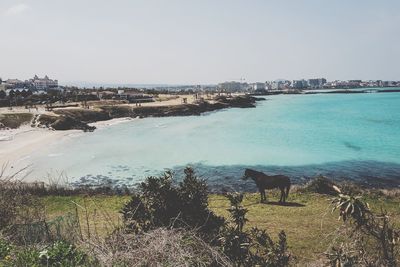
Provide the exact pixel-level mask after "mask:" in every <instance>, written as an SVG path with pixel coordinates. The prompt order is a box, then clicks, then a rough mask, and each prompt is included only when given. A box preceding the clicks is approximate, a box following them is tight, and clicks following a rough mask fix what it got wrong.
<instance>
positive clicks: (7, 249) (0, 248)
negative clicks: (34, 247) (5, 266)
mask: <svg viewBox="0 0 400 267" xmlns="http://www.w3.org/2000/svg"><path fill="white" fill-rule="evenodd" d="M11 248H12V247H11V244H10V243H9V242H7V241H6V240H4V239H1V238H0V263H1V261H2V260H4V259H5V258H6V257H7V256H9V255H10V253H11Z"/></svg>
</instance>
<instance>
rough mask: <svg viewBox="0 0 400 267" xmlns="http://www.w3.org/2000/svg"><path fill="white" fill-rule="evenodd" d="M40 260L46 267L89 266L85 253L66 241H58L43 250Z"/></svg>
mask: <svg viewBox="0 0 400 267" xmlns="http://www.w3.org/2000/svg"><path fill="white" fill-rule="evenodd" d="M39 258H40V262H41V264H42V265H44V266H82V265H86V264H89V261H88V257H87V256H86V254H85V253H83V252H81V251H79V250H78V249H77V248H76V247H75V246H74V245H71V244H69V243H67V242H64V241H57V242H55V243H54V244H52V245H51V246H49V247H47V248H46V249H44V250H42V251H41V252H40V255H39Z"/></svg>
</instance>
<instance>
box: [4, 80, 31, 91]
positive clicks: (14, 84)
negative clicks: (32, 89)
mask: <svg viewBox="0 0 400 267" xmlns="http://www.w3.org/2000/svg"><path fill="white" fill-rule="evenodd" d="M5 84H6V87H7V88H10V89H13V88H24V87H26V86H27V83H26V82H24V81H21V80H18V79H8V80H6V81H5Z"/></svg>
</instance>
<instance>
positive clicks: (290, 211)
mask: <svg viewBox="0 0 400 267" xmlns="http://www.w3.org/2000/svg"><path fill="white" fill-rule="evenodd" d="M276 199H277V196H276V193H273V195H272V196H271V198H270V201H274V200H276ZM128 200H129V197H127V196H103V195H97V196H91V197H85V196H68V197H63V196H50V197H44V198H43V202H44V204H45V206H46V213H47V216H48V218H49V219H55V218H56V217H58V216H65V215H66V214H68V213H76V212H78V214H79V218H80V221H81V225H82V228H83V229H82V231H83V232H85V231H86V232H87V229H88V228H89V231H90V232H91V234H94V231H95V232H96V233H98V234H99V235H106V234H107V233H110V232H111V231H112V230H113V229H114V228H115V227H116V226H118V225H121V223H122V222H121V215H120V213H119V210H120V209H121V207H122V206H123V204H124V203H125V202H127V201H128ZM366 200H367V202H368V203H369V204H370V206H371V208H372V209H373V210H375V211H379V210H380V208H381V207H382V208H384V209H386V210H387V211H388V212H389V213H390V214H391V215H392V217H393V219H394V221H395V222H396V224H397V225H400V199H399V198H388V197H384V196H382V197H378V196H367V197H366ZM243 204H244V206H245V207H246V208H247V209H248V210H249V212H248V216H247V218H248V220H249V221H248V223H247V225H246V227H247V228H248V229H249V228H251V227H253V226H257V227H259V228H262V229H266V230H267V231H268V233H270V234H271V236H272V237H273V238H276V237H277V234H278V233H279V232H280V231H281V230H284V231H285V232H286V234H287V238H288V245H289V249H290V251H291V252H292V254H293V255H294V256H295V258H296V262H298V263H306V262H313V261H315V260H317V259H319V258H321V256H322V253H323V252H324V251H325V250H326V249H327V248H328V246H329V244H330V243H331V241H332V240H333V239H334V238H336V235H335V230H336V229H337V228H338V227H340V226H341V225H342V222H341V221H338V213H337V212H334V213H332V212H331V211H332V208H331V207H330V197H329V196H326V195H320V194H315V193H299V192H295V193H292V194H291V195H290V197H289V203H288V205H286V206H281V205H277V204H276V203H274V202H270V203H267V204H262V203H259V195H258V194H247V195H246V196H245V199H244V202H243ZM209 206H210V208H211V209H212V210H213V211H215V212H216V213H217V214H219V215H221V216H224V217H226V218H228V212H227V208H228V207H229V201H228V200H227V198H225V197H224V196H223V195H211V196H210V199H209ZM86 221H88V222H89V227H87V225H86Z"/></svg>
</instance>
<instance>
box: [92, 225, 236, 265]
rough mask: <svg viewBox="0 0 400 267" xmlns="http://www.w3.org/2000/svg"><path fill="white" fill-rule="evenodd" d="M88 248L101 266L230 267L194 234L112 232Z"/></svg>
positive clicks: (162, 230)
mask: <svg viewBox="0 0 400 267" xmlns="http://www.w3.org/2000/svg"><path fill="white" fill-rule="evenodd" d="M89 247H90V250H91V251H92V254H93V255H95V257H96V258H97V259H98V260H99V261H100V263H101V264H103V265H104V266H210V265H211V264H215V263H218V266H232V264H231V263H230V261H229V260H228V259H227V258H226V257H225V256H223V255H221V253H220V252H219V251H217V250H216V249H215V248H213V247H211V246H210V245H208V244H207V243H205V242H204V241H202V240H201V239H200V238H198V237H196V235H195V234H194V233H192V232H187V231H183V230H176V229H175V230H174V229H165V228H157V229H155V230H153V231H150V232H147V233H143V234H140V235H132V234H127V233H124V232H116V233H114V234H113V235H112V236H111V237H109V238H108V239H107V240H106V241H105V242H95V243H93V242H92V243H91V244H89Z"/></svg>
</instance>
